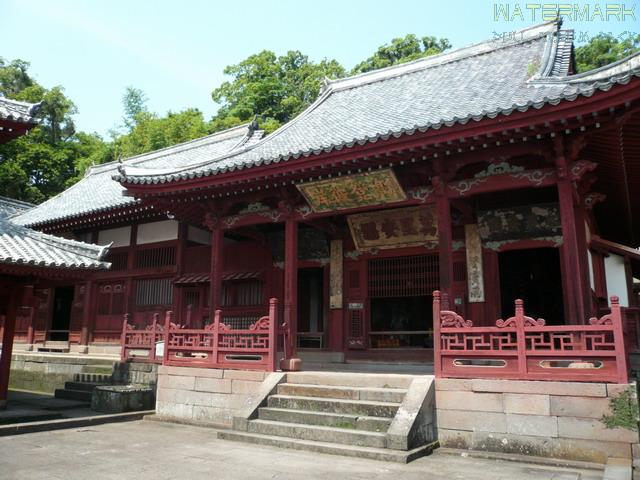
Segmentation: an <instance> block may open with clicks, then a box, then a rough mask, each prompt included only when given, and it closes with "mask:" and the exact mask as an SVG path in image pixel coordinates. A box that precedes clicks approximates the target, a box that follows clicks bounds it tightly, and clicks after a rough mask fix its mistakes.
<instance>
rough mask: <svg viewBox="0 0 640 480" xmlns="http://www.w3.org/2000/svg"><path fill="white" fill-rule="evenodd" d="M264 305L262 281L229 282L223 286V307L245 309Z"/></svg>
mask: <svg viewBox="0 0 640 480" xmlns="http://www.w3.org/2000/svg"><path fill="white" fill-rule="evenodd" d="M263 303H264V299H263V294H262V282H261V281H260V280H243V281H229V282H223V284H222V306H223V307H243V306H249V305H262V304H263Z"/></svg>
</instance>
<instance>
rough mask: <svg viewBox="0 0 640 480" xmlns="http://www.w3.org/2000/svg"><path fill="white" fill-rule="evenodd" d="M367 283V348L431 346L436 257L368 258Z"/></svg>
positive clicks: (437, 282) (436, 283)
mask: <svg viewBox="0 0 640 480" xmlns="http://www.w3.org/2000/svg"><path fill="white" fill-rule="evenodd" d="M368 283H369V285H368V289H369V311H370V315H369V318H370V320H371V322H370V326H371V328H370V330H369V344H370V346H371V348H433V318H432V308H431V304H432V292H433V291H434V290H437V289H438V284H439V262H438V256H437V255H412V256H405V257H390V258H379V259H374V260H369V271H368Z"/></svg>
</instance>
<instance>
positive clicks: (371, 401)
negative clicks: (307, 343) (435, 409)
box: [219, 372, 433, 463]
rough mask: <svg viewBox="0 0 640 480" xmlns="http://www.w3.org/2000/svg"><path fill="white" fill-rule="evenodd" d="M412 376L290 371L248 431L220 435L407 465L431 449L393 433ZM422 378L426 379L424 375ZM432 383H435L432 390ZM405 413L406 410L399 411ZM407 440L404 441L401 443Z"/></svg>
mask: <svg viewBox="0 0 640 480" xmlns="http://www.w3.org/2000/svg"><path fill="white" fill-rule="evenodd" d="M413 378H414V377H413V376H411V375H391V374H390V375H386V374H383V375H378V374H357V373H335V372H297V373H289V374H287V375H286V377H285V379H284V383H280V384H279V385H277V387H276V390H275V392H273V393H272V394H271V395H269V396H268V397H267V399H266V402H265V403H266V405H264V406H262V407H260V408H258V411H257V413H256V414H255V415H254V417H255V418H251V419H250V420H249V421H248V422H247V424H246V426H247V430H246V431H238V430H234V431H224V432H220V433H219V437H220V438H225V439H228V440H235V441H244V442H250V443H256V444H262V445H272V446H278V447H285V448H292V449H298V450H310V451H316V452H322V453H330V454H337V455H346V456H354V457H360V458H370V459H376V460H384V461H393V462H402V463H406V462H408V461H411V460H413V459H414V458H417V457H420V456H422V455H425V454H427V453H429V452H430V451H431V448H432V446H431V445H429V444H424V443H423V444H421V445H418V446H416V447H415V448H414V446H413V445H410V442H409V441H407V442H406V443H405V444H404V445H405V447H406V448H404V447H403V446H402V445H398V442H397V441H395V440H394V439H392V438H391V437H390V435H389V432H390V429H391V425H392V424H393V423H394V421H395V422H398V421H400V422H402V420H401V419H399V420H396V416H398V411H399V410H400V409H401V408H404V406H405V405H404V404H403V402H405V399H406V397H407V393H408V391H409V389H410V388H411V385H412V382H413ZM423 378H424V377H423ZM432 389H433V387H431V394H432V393H433V391H432ZM400 416H402V414H401V415H400ZM402 443H403V442H402V441H401V442H400V444H402Z"/></svg>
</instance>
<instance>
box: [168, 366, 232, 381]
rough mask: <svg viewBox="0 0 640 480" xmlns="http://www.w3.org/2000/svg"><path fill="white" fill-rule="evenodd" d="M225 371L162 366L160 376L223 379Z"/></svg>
mask: <svg viewBox="0 0 640 480" xmlns="http://www.w3.org/2000/svg"><path fill="white" fill-rule="evenodd" d="M222 372H223V370H218V369H215V368H192V367H171V366H168V365H160V366H159V367H158V374H160V375H183V376H187V377H189V376H192V377H207V378H222Z"/></svg>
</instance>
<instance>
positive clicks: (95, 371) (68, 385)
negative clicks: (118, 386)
mask: <svg viewBox="0 0 640 480" xmlns="http://www.w3.org/2000/svg"><path fill="white" fill-rule="evenodd" d="M113 383H114V382H113V366H112V365H84V366H83V367H82V373H76V374H74V376H73V381H70V382H65V384H64V388H57V389H56V391H55V394H54V396H55V398H63V399H65V400H76V401H79V402H84V403H86V404H87V405H90V404H91V395H92V393H93V389H94V388H96V387H98V386H100V385H113Z"/></svg>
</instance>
